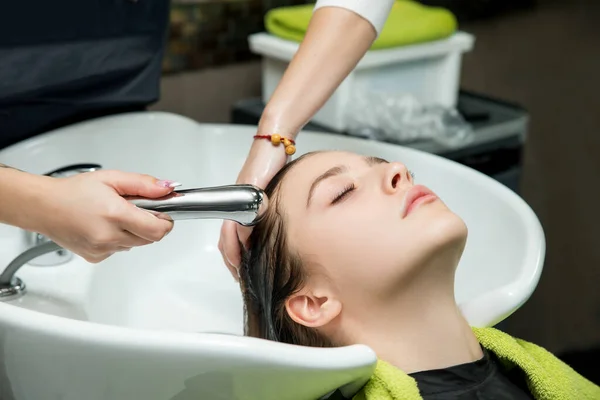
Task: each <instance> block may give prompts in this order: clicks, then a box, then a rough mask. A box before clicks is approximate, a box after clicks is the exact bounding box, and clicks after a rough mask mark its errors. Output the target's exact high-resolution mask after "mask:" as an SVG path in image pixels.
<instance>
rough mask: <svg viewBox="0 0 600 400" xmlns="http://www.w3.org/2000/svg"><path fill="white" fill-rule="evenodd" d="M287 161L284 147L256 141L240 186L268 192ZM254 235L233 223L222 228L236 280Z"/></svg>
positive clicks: (224, 247) (223, 248)
mask: <svg viewBox="0 0 600 400" xmlns="http://www.w3.org/2000/svg"><path fill="white" fill-rule="evenodd" d="M287 159H288V157H287V155H286V154H285V151H284V149H283V146H273V145H272V144H271V142H270V141H268V140H255V141H254V142H253V144H252V147H251V148H250V152H249V154H248V157H247V158H246V162H245V163H244V166H243V167H242V170H241V171H240V173H239V175H238V178H237V181H236V183H238V184H251V185H255V186H258V187H259V188H261V189H264V188H265V187H266V186H267V184H268V183H269V181H270V180H271V179H272V178H273V177H274V176H275V174H276V173H277V172H278V171H279V170H280V169H281V168H282V167H283V166H284V165H285V163H286V162H287ZM251 232H252V228H251V227H244V226H242V225H239V224H238V223H236V222H233V221H224V222H223V226H222V227H221V237H220V239H219V251H220V252H221V255H222V256H223V261H224V262H225V265H227V268H229V271H230V272H231V274H232V275H233V277H234V279H235V280H238V278H239V277H238V268H239V266H240V263H241V259H242V257H241V248H240V242H241V243H242V244H243V245H245V244H246V243H247V241H248V238H249V237H250V233H251Z"/></svg>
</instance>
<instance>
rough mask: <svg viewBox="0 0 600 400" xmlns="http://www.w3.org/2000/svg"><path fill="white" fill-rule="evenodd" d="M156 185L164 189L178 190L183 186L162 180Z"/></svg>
mask: <svg viewBox="0 0 600 400" xmlns="http://www.w3.org/2000/svg"><path fill="white" fill-rule="evenodd" d="M156 184H157V185H158V186H160V187H164V188H176V187H177V186H181V183H179V182H175V181H169V180H160V181H157V182H156Z"/></svg>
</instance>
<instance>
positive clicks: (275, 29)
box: [265, 0, 457, 50]
mask: <svg viewBox="0 0 600 400" xmlns="http://www.w3.org/2000/svg"><path fill="white" fill-rule="evenodd" d="M313 9H314V5H313V4H307V5H300V6H290V7H280V8H275V9H273V10H271V11H269V12H268V13H267V14H266V15H265V27H266V29H267V32H269V33H271V34H272V35H274V36H277V37H280V38H282V39H287V40H292V41H295V42H300V41H302V39H303V38H304V35H305V34H306V29H307V28H308V23H309V21H310V18H311V16H312V14H313ZM456 27H457V22H456V18H455V17H454V15H453V14H452V13H451V12H450V11H448V10H446V9H444V8H439V7H429V6H424V5H422V4H420V3H417V2H414V1H412V0H397V1H396V2H395V3H394V5H393V6H392V10H391V12H390V15H389V17H388V19H387V21H386V23H385V25H384V26H383V30H382V31H381V34H380V35H379V37H378V38H377V39H376V40H375V42H374V43H373V45H372V46H371V49H372V50H377V49H387V48H392V47H398V46H405V45H409V44H415V43H422V42H428V41H432V40H438V39H444V38H446V37H448V36H450V35H452V34H453V33H454V32H455V31H456Z"/></svg>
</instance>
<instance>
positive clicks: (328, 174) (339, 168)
mask: <svg viewBox="0 0 600 400" xmlns="http://www.w3.org/2000/svg"><path fill="white" fill-rule="evenodd" d="M363 159H364V160H365V162H366V163H367V164H368V165H369V167H372V166H374V165H377V164H387V163H388V161H387V160H384V159H383V158H379V157H371V156H367V157H364V158H363ZM346 171H348V167H346V166H345V165H336V166H335V167H332V168H329V169H328V170H327V171H325V173H323V174H321V175H319V176H318V177H317V178H316V179H315V180H314V181H313V183H312V184H311V185H310V189H309V190H308V197H307V199H306V208H308V206H310V201H311V200H312V197H313V193H314V191H315V189H316V188H317V186H319V184H320V183H321V182H323V181H324V180H326V179H329V178H332V177H334V176H337V175H340V174H342V173H344V172H346Z"/></svg>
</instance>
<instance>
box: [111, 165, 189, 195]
mask: <svg viewBox="0 0 600 400" xmlns="http://www.w3.org/2000/svg"><path fill="white" fill-rule="evenodd" d="M102 180H103V182H104V183H105V184H107V185H109V186H111V187H112V188H113V189H115V190H116V191H117V192H118V193H119V194H120V195H121V196H141V197H147V198H157V197H162V196H166V195H167V194H169V193H171V192H172V191H173V189H174V188H176V187H177V186H180V185H181V184H180V183H178V182H175V181H171V180H159V179H157V178H155V177H153V176H150V175H145V174H136V173H129V172H120V171H109V172H108V173H107V174H106V175H105V177H104V178H103V179H102Z"/></svg>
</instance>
